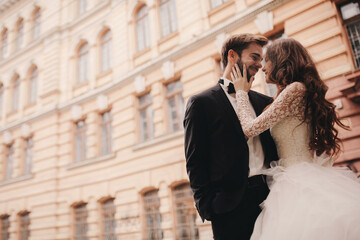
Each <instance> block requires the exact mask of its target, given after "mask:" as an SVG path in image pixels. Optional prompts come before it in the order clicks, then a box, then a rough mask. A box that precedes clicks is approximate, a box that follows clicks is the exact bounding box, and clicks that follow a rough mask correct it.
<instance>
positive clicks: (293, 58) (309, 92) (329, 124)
mask: <svg viewBox="0 0 360 240" xmlns="http://www.w3.org/2000/svg"><path fill="white" fill-rule="evenodd" d="M265 60H266V61H269V60H270V61H271V63H272V65H271V69H270V72H269V73H268V75H269V76H268V78H269V81H271V82H273V83H275V84H276V85H277V86H278V89H279V93H280V92H281V91H282V89H284V88H285V87H286V86H287V85H289V84H291V83H293V82H301V83H303V84H304V85H305V87H306V91H305V96H304V100H305V113H304V121H309V122H310V124H311V139H310V143H309V147H310V149H311V150H313V151H315V152H316V155H317V156H320V155H321V154H322V153H324V152H325V153H326V154H328V155H330V156H333V155H336V154H337V153H338V152H339V151H340V142H341V140H340V139H339V138H338V130H337V129H336V128H335V124H337V125H339V126H340V127H342V128H344V129H348V127H347V126H345V125H344V124H343V123H341V121H340V120H339V118H338V116H337V115H336V112H335V105H334V104H333V103H331V102H329V101H327V100H326V98H325V94H326V92H327V90H328V87H327V86H326V85H325V83H324V82H323V81H322V80H321V78H320V76H319V73H318V71H317V69H316V67H315V64H314V62H313V60H312V58H311V56H310V54H309V53H308V51H307V50H306V49H305V47H303V46H302V45H301V44H300V43H299V42H298V41H296V40H294V39H291V38H287V39H279V40H276V41H274V42H273V43H272V44H271V45H270V46H268V47H267V50H266V54H265ZM279 93H278V94H279Z"/></svg>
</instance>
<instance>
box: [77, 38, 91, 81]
mask: <svg viewBox="0 0 360 240" xmlns="http://www.w3.org/2000/svg"><path fill="white" fill-rule="evenodd" d="M88 79H89V44H88V43H84V44H83V45H81V47H80V48H79V52H78V83H83V82H85V81H87V80H88Z"/></svg>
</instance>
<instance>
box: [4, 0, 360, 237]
mask: <svg viewBox="0 0 360 240" xmlns="http://www.w3.org/2000/svg"><path fill="white" fill-rule="evenodd" d="M164 2H165V3H164ZM347 2H349V1H330V0H311V1H302V0H262V1H260V0H227V1H226V0H223V1H210V0H200V1H192V0H173V1H157V0H147V1H145V0H144V1H142V0H102V1H101V0H93V1H84V0H61V1H46V0H36V1H30V0H13V1H1V0H0V22H1V23H2V24H1V25H0V28H1V29H0V52H1V57H0V82H1V84H0V106H1V107H0V111H1V114H0V116H1V117H0V148H1V151H0V152H1V153H0V178H1V181H0V196H2V197H1V199H0V221H1V223H0V225H1V226H3V227H2V228H1V229H0V230H1V233H2V234H7V233H8V234H9V235H10V239H15V238H17V237H18V236H20V235H21V234H25V235H26V234H27V235H29V236H30V237H29V239H48V240H53V239H56V240H60V239H76V236H84V235H86V236H87V237H88V239H105V235H104V234H105V232H107V233H108V235H107V236H112V237H113V239H115V238H114V235H116V236H117V239H151V238H150V236H151V235H152V236H155V239H169V240H170V239H179V238H180V236H185V235H187V236H188V237H185V238H183V239H210V238H211V228H210V223H209V222H205V223H202V222H201V220H200V219H199V217H197V215H196V213H195V209H194V205H193V202H192V199H191V196H190V195H189V191H188V190H189V188H188V178H187V174H186V169H185V159H184V150H183V128H182V126H181V117H182V114H183V110H184V106H185V104H186V101H187V99H188V98H189V97H190V96H191V95H193V94H195V93H198V92H200V91H202V90H204V89H206V88H208V87H211V86H213V85H214V84H216V82H217V80H218V77H219V76H220V74H221V66H220V64H219V59H220V52H219V51H220V46H221V44H222V42H223V41H224V40H225V39H226V37H227V36H228V35H231V34H235V33H241V32H251V33H260V34H264V35H265V36H267V37H269V38H271V39H275V38H277V37H279V36H281V37H293V38H295V39H297V40H299V41H300V42H301V43H302V44H304V46H305V47H306V48H307V49H308V50H309V51H310V53H311V54H312V56H313V58H314V60H315V62H316V65H317V67H318V69H319V71H320V73H321V76H322V77H323V79H324V80H325V81H326V83H327V84H328V85H329V94H328V98H329V99H330V100H331V101H334V102H335V103H336V104H337V105H338V108H339V114H340V115H341V116H342V117H343V119H344V121H345V122H346V123H348V124H349V125H350V126H351V127H352V130H351V131H349V132H347V131H342V130H341V131H340V136H341V137H342V138H343V139H344V149H345V152H344V153H342V154H341V155H340V157H339V160H338V162H337V164H339V165H349V164H350V165H351V166H352V168H353V169H354V171H359V170H360V166H359V159H360V153H359V151H358V148H357V146H358V142H359V141H360V140H359V139H360V138H359V135H360V128H359V124H360V120H359V119H360V118H359V112H360V111H359V100H358V97H357V96H358V91H359V90H358V89H359V84H358V82H359V81H358V80H359V77H358V76H359V74H358V73H359V71H358V66H357V65H356V63H355V62H354V60H353V56H354V53H353V50H352V47H351V44H350V43H349V38H348V34H347V32H346V29H345V25H344V21H343V20H342V15H341V13H340V11H339V9H338V7H341V6H342V5H343V4H344V3H347ZM350 2H351V1H350ZM163 4H169V5H163ZM171 4H174V5H171ZM164 6H165V7H164ZM174 6H175V7H174ZM144 7H145V8H144ZM166 7H168V8H166ZM164 9H175V10H171V11H172V12H171V16H174V18H172V19H170V23H168V24H170V25H166V23H163V21H164V19H167V18H166V17H165V16H166V14H165V13H164V11H165V12H166V11H167V10H164ZM38 11H39V12H38ZM140 13H141V14H142V15H141V14H140ZM38 14H39V15H38ZM39 16H40V18H39ZM146 16H147V17H146ZM146 18H147V19H148V20H147V21H148V23H147V25H146V23H145V22H144V21H141V20H143V19H146ZM21 19H22V20H23V33H21V27H19V26H21V24H19V23H21ZM143 23H144V24H145V25H144V26H146V29H147V31H148V32H146V30H144V31H145V32H144V34H148V35H149V36H148V37H145V38H141V37H139V36H140V34H139V32H138V29H139V28H140V26H142V25H141V24H143ZM38 24H39V25H38ZM345 24H346V23H345ZM164 28H166V29H168V30H166V31H165V30H164ZM169 29H170V30H169ZM19 32H20V33H19ZM165 34H166V35H165ZM164 35H165V36H164ZM19 36H23V37H22V40H21V41H20V40H18V39H19ZM105 36H106V37H105ZM5 40H6V41H5ZM358 41H359V40H358ZM4 42H6V44H5V45H4ZM19 42H20V43H19ZM105 42H106V43H109V44H108V45H105V44H104V43H105ZM139 42H141V44H142V45H141V46H145V47H144V48H142V49H141V50H139V46H140V43H139ZM4 49H5V50H4ZM106 49H110V50H106ZM104 61H109V62H106V64H105V63H104ZM104 64H105V65H104ZM35 70H36V71H35ZM16 79H19V82H17V81H16ZM34 79H35V80H36V81H34ZM34 83H36V84H34ZM17 84H18V85H17ZM32 84H33V85H32ZM16 86H18V88H17V87H16ZM17 89H18V90H17ZM254 89H255V90H258V91H260V92H263V93H266V94H267V93H269V91H270V88H269V86H267V85H265V84H264V82H263V75H262V73H259V74H258V75H257V78H256V80H255V84H254ZM31 91H33V92H31ZM34 92H35V96H36V100H35V101H31V100H30V96H31V95H32V94H34ZM16 96H19V98H18V100H16V101H18V104H17V105H16V106H14V99H16ZM16 101H15V102H16ZM106 119H107V120H106ZM108 120H109V121H110V124H108V125H107V124H106V123H107V121H108ZM105 142H106V144H105ZM26 169H30V170H29V171H27V170H26ZM106 204H110V205H106ZM105 205H106V206H110V207H105ZM24 213H29V214H28V217H29V218H28V219H30V220H29V221H27V220H26V219H27V218H24V216H25V215H26V214H24ZM7 223H9V224H8V225H7ZM6 226H8V227H6ZM111 234H113V235H111Z"/></svg>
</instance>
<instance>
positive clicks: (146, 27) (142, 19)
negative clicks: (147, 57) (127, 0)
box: [135, 5, 151, 52]
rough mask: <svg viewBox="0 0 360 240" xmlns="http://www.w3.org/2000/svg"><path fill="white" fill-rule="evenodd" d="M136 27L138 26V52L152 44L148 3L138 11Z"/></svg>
mask: <svg viewBox="0 0 360 240" xmlns="http://www.w3.org/2000/svg"><path fill="white" fill-rule="evenodd" d="M140 27H141V29H140ZM135 28H136V49H137V52H141V51H144V50H145V49H147V48H149V47H150V45H151V40H150V37H151V35H150V22H149V8H148V6H147V5H142V6H141V7H139V8H138V10H137V11H136V14H135ZM140 43H141V44H140Z"/></svg>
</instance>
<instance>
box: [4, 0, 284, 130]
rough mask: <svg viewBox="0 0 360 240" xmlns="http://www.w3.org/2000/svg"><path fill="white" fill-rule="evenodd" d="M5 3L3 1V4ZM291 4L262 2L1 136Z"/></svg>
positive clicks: (15, 124)
mask: <svg viewBox="0 0 360 240" xmlns="http://www.w3.org/2000/svg"><path fill="white" fill-rule="evenodd" d="M0 1H1V0H0ZM289 1H291V0H262V1H260V2H259V3H257V4H255V5H253V6H251V7H249V8H247V9H246V10H244V11H241V12H239V13H237V14H236V15H235V16H233V17H231V18H230V19H228V20H226V21H225V22H223V23H221V24H218V25H216V26H214V27H213V28H211V29H210V30H208V31H206V32H204V33H201V34H199V35H197V36H195V37H194V38H193V39H191V40H190V41H188V42H185V43H183V44H181V45H178V46H177V47H175V48H173V49H172V50H170V51H169V52H166V53H164V54H162V55H160V56H158V57H156V58H154V59H152V60H150V61H149V62H147V63H145V64H142V65H141V66H139V67H137V68H135V69H133V70H131V71H129V72H128V73H127V74H126V75H123V76H122V77H121V78H119V79H115V80H114V81H112V82H110V83H108V84H106V85H104V86H102V87H99V88H97V89H94V90H93V91H90V92H88V93H86V94H84V95H81V96H79V97H76V98H74V99H71V100H70V101H68V102H66V103H60V104H58V105H56V106H54V107H51V108H50V109H49V110H48V111H46V110H44V111H42V112H40V113H39V112H37V113H36V114H34V115H31V116H28V117H25V118H24V119H19V120H17V121H15V122H13V123H11V124H8V125H7V126H5V127H4V128H1V129H0V134H1V133H2V132H4V131H6V130H11V129H14V128H16V127H19V126H20V125H22V124H23V123H25V122H28V121H29V122H33V121H35V120H36V119H38V118H42V117H44V116H48V115H49V114H51V113H53V112H63V111H67V110H69V109H71V108H72V106H74V105H81V104H82V103H84V102H87V101H89V100H91V99H95V98H96V97H97V96H98V95H99V94H106V93H109V92H112V91H114V89H117V88H120V87H122V86H125V85H127V84H129V83H131V82H133V81H134V79H135V78H136V76H138V75H143V76H145V75H146V74H147V73H149V72H151V71H153V70H154V69H160V68H161V66H162V64H163V63H165V62H166V61H173V60H174V59H178V58H181V57H182V56H184V55H186V54H188V53H191V52H193V51H195V50H197V49H198V48H199V47H201V46H204V45H205V44H207V43H209V42H211V41H214V39H216V36H217V35H219V34H221V33H224V32H226V33H227V32H232V31H233V30H235V29H236V28H238V27H239V26H242V25H244V24H246V23H248V22H250V21H251V20H254V19H255V18H256V16H257V15H258V14H259V13H261V12H263V11H271V10H272V9H274V8H276V7H278V6H281V5H283V4H285V3H287V2H289Z"/></svg>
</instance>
